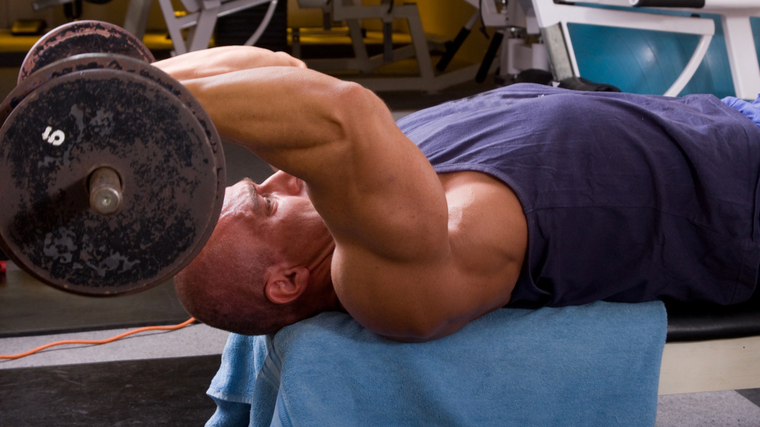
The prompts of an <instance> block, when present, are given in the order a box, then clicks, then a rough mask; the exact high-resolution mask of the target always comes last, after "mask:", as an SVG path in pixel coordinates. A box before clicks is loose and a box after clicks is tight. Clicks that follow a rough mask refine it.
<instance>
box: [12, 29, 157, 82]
mask: <svg viewBox="0 0 760 427" xmlns="http://www.w3.org/2000/svg"><path fill="white" fill-rule="evenodd" d="M82 53H112V54H118V55H125V56H129V57H131V58H135V59H139V60H141V61H145V62H149V63H150V62H153V61H155V60H156V59H155V58H154V57H153V54H152V53H150V50H148V48H147V47H145V45H144V44H143V42H142V41H141V40H140V39H138V38H137V37H136V36H135V35H134V34H132V33H130V32H129V31H127V30H125V29H123V28H121V27H118V26H116V25H113V24H109V23H108V22H101V21H76V22H71V23H68V24H64V25H61V26H59V27H56V28H53V29H52V30H50V31H49V32H48V33H47V34H45V35H44V36H42V38H40V39H39V40H38V41H37V43H35V44H34V46H32V48H31V49H30V50H29V52H28V53H27V54H26V57H25V58H24V62H23V64H22V65H21V70H20V71H19V74H18V83H21V82H22V81H23V80H24V79H25V78H27V77H28V76H29V75H31V74H32V73H33V72H35V71H36V70H38V69H40V68H42V67H44V66H45V65H49V64H52V63H53V62H56V61H60V60H61V59H65V58H68V57H70V56H73V55H78V54H82Z"/></svg>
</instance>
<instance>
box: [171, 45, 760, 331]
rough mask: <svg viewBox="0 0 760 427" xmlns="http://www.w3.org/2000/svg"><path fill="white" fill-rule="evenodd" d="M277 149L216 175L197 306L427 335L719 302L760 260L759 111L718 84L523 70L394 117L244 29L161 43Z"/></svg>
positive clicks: (220, 124) (249, 324)
mask: <svg viewBox="0 0 760 427" xmlns="http://www.w3.org/2000/svg"><path fill="white" fill-rule="evenodd" d="M156 66H158V67H159V68H162V69H164V70H165V71H167V72H169V73H170V74H172V75H173V76H174V77H175V78H177V79H179V80H180V81H181V82H182V83H183V84H184V85H185V86H186V87H187V88H189V90H190V91H191V92H192V93H193V94H194V95H195V96H196V97H197V98H198V99H199V101H200V102H201V104H202V105H203V106H204V107H205V108H206V110H207V111H208V112H209V114H210V115H211V118H212V120H213V121H214V123H215V125H216V126H217V129H218V130H219V132H220V134H221V136H222V138H223V139H225V140H228V141H231V142H235V143H238V144H241V145H243V146H245V147H247V148H249V149H250V150H251V151H253V152H254V153H255V154H257V155H258V156H259V157H261V158H262V159H264V160H266V161H267V162H269V163H270V164H271V165H273V167H275V168H277V169H279V171H278V172H277V173H275V174H274V175H273V176H272V177H271V178H269V179H268V180H267V181H265V182H264V183H262V184H254V183H253V182H251V181H249V180H244V181H242V182H239V183H237V184H235V185H234V186H232V187H230V188H228V190H227V194H226V196H225V203H224V207H223V209H222V214H221V216H220V218H219V222H218V224H217V227H216V229H215V230H214V233H213V235H212V236H211V238H210V240H209V242H208V243H207V245H206V247H204V249H203V250H202V251H201V253H200V254H199V256H198V257H197V258H196V259H195V260H194V261H193V262H192V263H191V264H190V265H189V266H188V267H187V268H186V269H185V270H184V271H183V272H182V273H181V274H179V275H178V276H177V277H176V278H175V284H176V288H177V292H178V295H179V297H180V299H181V301H182V302H183V304H184V305H185V307H186V308H187V309H188V311H189V312H190V313H191V314H193V315H194V316H196V317H197V318H198V319H199V320H201V321H203V322H206V323H208V324H210V325H211V326H216V327H219V328H222V329H226V330H230V331H233V332H238V333H242V334H263V333H273V332H276V331H277V330H279V329H280V328H282V327H283V326H286V325H288V324H292V323H294V322H297V321H299V320H301V319H304V318H307V317H310V316H312V315H314V314H316V313H318V312H321V311H324V310H346V311H347V312H348V313H349V314H351V315H352V316H353V317H354V318H355V319H356V320H357V321H358V322H360V323H361V324H362V325H364V326H365V327H367V328H369V329H370V330H372V331H374V332H376V333H378V334H381V335H383V336H386V337H389V338H392V339H396V340H402V341H424V340H431V339H436V338H439V337H442V336H445V335H448V334H451V333H454V332H456V331H458V330H459V329H460V328H462V327H463V326H464V325H465V324H467V322H469V321H471V320H473V319H475V318H477V317H479V316H482V315H483V314H485V313H488V312H490V311H492V310H494V309H497V308H500V307H504V306H507V305H512V306H522V307H540V306H543V305H552V306H559V305H568V304H583V303H587V302H591V301H596V300H608V301H630V302H637V301H648V300H653V299H657V298H674V299H680V300H708V301H713V302H718V303H721V304H731V303H736V302H740V301H743V300H746V299H747V298H749V296H750V295H751V294H752V292H753V290H754V287H755V282H756V278H757V270H758V265H760V244H759V243H758V237H760V235H759V234H758V233H759V232H760V231H759V230H758V227H757V224H758V211H757V185H758V182H759V180H760V129H759V128H758V127H757V126H756V125H755V124H754V123H753V122H752V121H750V120H748V119H747V118H745V117H744V116H743V115H742V114H741V113H739V112H738V111H736V110H735V109H733V108H731V107H729V106H727V105H726V104H724V103H722V102H721V101H719V100H717V99H716V98H714V97H712V96H694V97H686V98H680V99H669V98H661V97H645V96H637V95H630V94H600V93H589V92H583V93H582V92H570V91H564V90H559V89H553V88H550V87H544V86H533V85H515V86H512V87H508V88H504V89H500V90H497V91H493V92H488V93H485V94H482V95H478V96H475V97H472V98H470V99H465V100H461V101H455V102H451V103H447V104H443V105H441V106H438V107H434V108H431V109H428V110H424V111H422V112H420V113H417V114H415V115H412V116H409V117H407V118H405V119H404V120H402V121H401V122H399V124H398V125H397V124H396V123H395V122H394V120H393V118H392V117H391V114H390V112H389V111H388V109H387V108H386V106H385V105H384V104H383V102H382V101H381V100H380V99H379V98H378V97H377V96H375V95H374V94H373V93H372V92H370V91H368V90H366V89H364V88H362V87H361V86H359V85H357V84H354V83H349V82H344V81H340V80H337V79H334V78H332V77H329V76H326V75H323V74H320V73H318V72H315V71H312V70H308V69H306V68H305V67H303V64H302V63H301V62H300V61H297V60H295V59H292V58H290V57H287V56H286V55H283V54H273V53H271V52H268V51H265V50H261V49H255V48H224V49H212V50H208V51H203V52H200V53H193V54H188V55H183V56H180V57H177V58H173V59H170V60H167V61H165V62H160V63H157V64H156Z"/></svg>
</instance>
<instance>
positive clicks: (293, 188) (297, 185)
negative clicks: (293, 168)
mask: <svg viewBox="0 0 760 427" xmlns="http://www.w3.org/2000/svg"><path fill="white" fill-rule="evenodd" d="M301 189H302V187H301V182H300V180H299V179H298V178H296V177H294V176H293V175H290V174H288V173H286V172H283V171H277V172H275V173H274V174H273V175H272V176H270V177H269V178H268V179H267V180H266V181H264V182H263V183H262V184H261V190H262V191H266V192H274V191H279V192H283V193H285V194H290V195H297V194H300V193H301Z"/></svg>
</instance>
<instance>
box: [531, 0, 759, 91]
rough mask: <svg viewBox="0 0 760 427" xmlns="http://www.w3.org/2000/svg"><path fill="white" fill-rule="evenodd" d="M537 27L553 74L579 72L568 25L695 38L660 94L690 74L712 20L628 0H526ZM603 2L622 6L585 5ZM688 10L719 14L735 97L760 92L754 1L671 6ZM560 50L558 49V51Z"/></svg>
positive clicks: (708, 0) (681, 85) (700, 55)
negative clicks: (561, 0)
mask: <svg viewBox="0 0 760 427" xmlns="http://www.w3.org/2000/svg"><path fill="white" fill-rule="evenodd" d="M532 1H533V9H534V12H535V14H536V17H537V19H538V22H539V27H540V28H541V32H542V34H543V36H544V40H545V42H547V48H548V50H549V54H550V56H551V59H552V61H551V62H552V64H553V66H554V67H555V70H554V71H555V73H556V74H558V75H556V77H557V78H565V77H572V76H580V71H579V70H578V64H577V62H576V60H575V54H574V52H573V46H572V43H571V41H570V34H569V32H568V30H567V24H568V23H579V24H592V25H602V26H610V27H620V28H635V29H644V30H654V31H667V32H675V33H685V34H698V35H700V36H701V38H700V41H699V44H698V45H697V48H696V49H695V51H694V54H693V55H692V57H691V59H690V60H689V62H688V64H687V65H686V67H685V68H684V70H683V72H682V73H681V75H680V76H679V77H678V78H677V79H676V81H675V82H674V83H673V85H672V86H671V87H670V88H669V89H668V90H667V91H666V92H665V95H668V96H676V95H678V94H679V93H680V92H681V90H683V88H684V86H686V84H687V83H688V81H689V80H690V79H691V77H692V76H693V75H694V72H695V71H696V69H697V67H699V64H700V63H701V62H702V59H703V58H704V55H705V53H707V49H708V47H709V44H710V41H711V38H712V35H713V34H714V33H715V29H714V22H713V21H712V19H707V18H697V17H680V16H672V15H660V14H652V13H646V12H645V11H644V9H646V8H632V7H631V4H632V3H631V2H630V1H628V0H582V1H581V2H578V3H575V4H573V5H570V4H556V3H554V2H553V1H552V0H532ZM589 5H608V6H618V7H626V8H627V10H609V9H600V8H595V7H589ZM670 10H681V11H688V12H696V13H698V12H706V13H713V14H717V15H720V16H721V23H722V26H723V34H724V35H725V40H726V49H727V52H728V59H729V65H730V67H731V76H732V78H733V82H734V90H735V93H736V96H737V97H739V98H744V99H755V98H756V97H757V95H758V93H760V66H758V59H757V54H756V51H755V42H754V38H753V36H752V28H751V26H750V17H752V16H757V17H760V2H759V1H757V0H706V1H705V5H704V7H702V8H699V9H672V8H670ZM563 50H564V52H563Z"/></svg>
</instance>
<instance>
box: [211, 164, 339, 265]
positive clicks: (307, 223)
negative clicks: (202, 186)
mask: <svg viewBox="0 0 760 427" xmlns="http://www.w3.org/2000/svg"><path fill="white" fill-rule="evenodd" d="M219 226H221V227H219ZM217 227H219V228H220V230H219V231H222V230H226V232H224V231H222V232H223V233H224V234H226V235H227V238H226V239H224V240H227V241H228V242H229V243H231V244H232V245H234V246H238V245H240V244H242V245H244V247H245V246H247V247H255V245H266V246H268V247H269V248H271V249H272V250H274V251H275V253H279V254H280V255H282V256H284V257H285V259H287V260H288V261H291V262H293V263H295V264H297V265H306V264H308V263H309V261H311V258H312V257H313V256H314V253H315V252H321V250H322V249H323V248H324V247H325V245H326V244H329V242H331V241H332V236H331V235H330V233H329V231H328V230H327V227H326V226H325V223H324V221H323V220H322V218H321V217H320V216H319V213H317V211H316V210H315V209H314V205H313V204H312V203H311V200H309V196H308V194H307V193H306V187H305V185H304V183H303V181H301V180H300V179H297V178H295V177H294V176H292V175H289V174H287V173H285V172H282V171H279V172H277V173H275V174H274V175H272V176H271V177H269V179H267V180H266V181H264V182H263V183H262V184H255V183H253V181H251V180H249V179H244V180H242V181H240V182H238V183H237V184H235V185H233V186H231V187H228V188H227V191H226V192H225V197H224V206H223V207H222V213H221V215H220V217H219V224H218V225H217ZM233 241H234V243H233Z"/></svg>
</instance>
